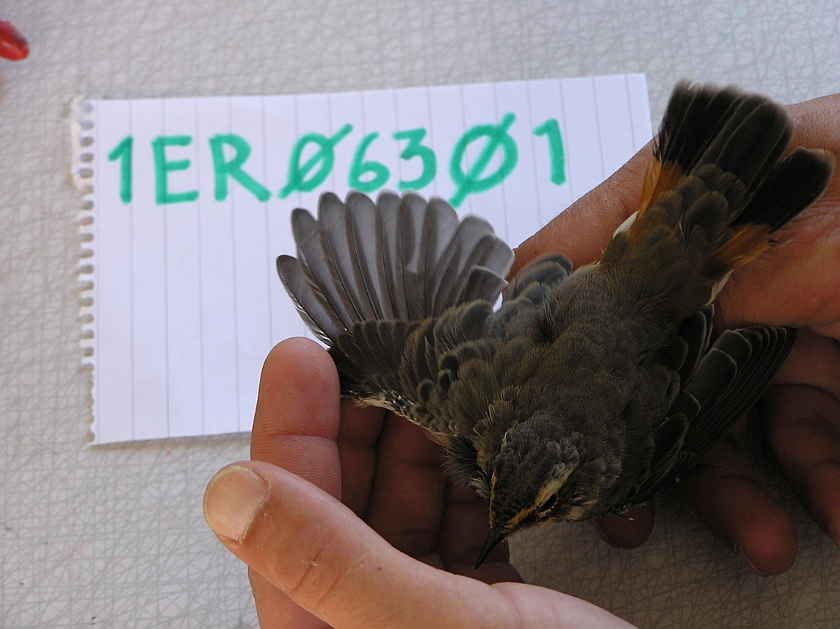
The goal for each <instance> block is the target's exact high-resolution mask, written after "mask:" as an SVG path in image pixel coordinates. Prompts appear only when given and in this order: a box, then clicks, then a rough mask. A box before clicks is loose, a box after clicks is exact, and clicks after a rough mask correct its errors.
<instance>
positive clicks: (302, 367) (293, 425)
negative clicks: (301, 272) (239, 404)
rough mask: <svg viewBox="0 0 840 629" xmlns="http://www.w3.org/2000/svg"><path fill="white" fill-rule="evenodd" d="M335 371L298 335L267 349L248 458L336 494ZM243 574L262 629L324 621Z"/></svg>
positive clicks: (311, 626)
mask: <svg viewBox="0 0 840 629" xmlns="http://www.w3.org/2000/svg"><path fill="white" fill-rule="evenodd" d="M338 400H339V389H338V374H337V373H336V370H335V365H334V364H333V361H332V359H331V358H330V357H329V355H328V354H327V353H326V352H325V351H324V350H323V349H322V348H321V347H320V346H319V345H318V344H317V343H314V342H312V341H309V340H307V339H303V338H294V339H289V340H287V341H283V342H282V343H280V344H278V345H277V346H276V347H274V349H272V350H271V352H270V353H269V355H268V357H267V358H266V359H265V363H264V364H263V370H262V374H261V376H260V387H259V395H258V398H257V408H256V412H255V413H254V427H253V430H252V432H251V458H252V459H254V460H259V461H266V462H268V463H272V464H274V465H279V466H281V467H283V468H285V469H287V470H290V471H291V472H293V473H295V474H297V475H299V476H301V477H302V478H305V479H307V480H308V481H310V482H312V483H314V484H316V485H318V486H319V487H321V488H322V489H323V490H324V491H327V492H329V493H330V494H331V495H333V496H336V497H340V496H341V490H342V487H341V468H340V465H339V453H338V449H337V447H336V438H337V435H338V431H339V425H338V422H339V402H338ZM248 577H249V579H250V581H251V589H252V590H253V593H254V600H255V601H256V603H257V605H256V606H257V614H258V616H259V619H260V625H261V626H262V627H263V628H264V629H269V628H273V627H300V628H301V629H315V628H316V627H322V626H323V623H322V622H321V621H320V620H318V619H317V618H315V617H313V616H311V615H310V614H309V613H308V612H307V611H306V610H303V609H301V608H300V607H299V606H298V605H297V604H295V603H294V602H293V601H292V600H291V599H289V598H288V597H287V596H286V595H285V594H284V593H282V592H281V591H279V590H277V588H275V587H274V586H273V585H272V584H271V583H269V582H268V581H266V580H265V579H264V578H263V576H262V575H260V574H259V573H257V572H254V571H253V570H249V572H248Z"/></svg>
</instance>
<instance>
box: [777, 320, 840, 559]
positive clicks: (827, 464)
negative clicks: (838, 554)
mask: <svg viewBox="0 0 840 629" xmlns="http://www.w3.org/2000/svg"><path fill="white" fill-rule="evenodd" d="M777 381H780V382H782V383H783V384H782V385H778V386H774V387H772V388H771V389H770V390H769V392H768V394H767V396H765V399H764V401H763V403H762V411H763V413H762V417H763V419H764V426H765V433H766V437H767V441H768V442H769V444H770V447H771V449H772V451H773V454H774V455H775V457H776V460H777V461H778V462H779V465H780V466H781V468H782V471H783V473H784V475H785V477H786V478H787V480H788V482H789V483H790V484H791V486H792V487H793V489H794V491H795V492H796V494H797V496H798V497H799V499H800V500H801V501H802V504H803V505H804V506H805V508H806V510H807V511H808V512H809V514H810V515H811V517H812V518H813V519H814V521H815V522H817V524H819V525H820V526H821V527H822V529H823V530H824V531H825V532H826V533H827V534H828V535H829V536H830V537H831V538H832V539H833V540H834V543H835V544H837V545H838V546H840V492H838V491H837V487H838V486H840V344H838V342H837V341H835V340H833V339H829V338H826V337H824V336H821V335H819V334H815V333H813V332H811V331H809V330H802V331H800V333H799V336H798V338H797V341H796V345H795V346H794V349H793V351H792V352H791V355H790V357H789V359H788V360H787V362H786V363H785V364H784V366H783V367H782V369H781V370H780V371H779V374H778V376H777Z"/></svg>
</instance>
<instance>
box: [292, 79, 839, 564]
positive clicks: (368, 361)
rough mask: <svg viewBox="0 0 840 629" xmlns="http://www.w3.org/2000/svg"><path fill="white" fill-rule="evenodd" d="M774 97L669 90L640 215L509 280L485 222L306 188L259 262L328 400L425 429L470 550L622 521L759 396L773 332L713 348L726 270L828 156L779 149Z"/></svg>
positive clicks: (781, 135) (779, 335) (684, 87)
mask: <svg viewBox="0 0 840 629" xmlns="http://www.w3.org/2000/svg"><path fill="white" fill-rule="evenodd" d="M791 135H792V125H791V122H790V119H789V117H788V115H787V114H786V112H785V110H784V109H783V108H782V107H780V106H778V105H776V104H774V103H772V102H771V101H769V100H768V99H766V98H764V97H762V96H757V95H754V94H746V93H743V92H741V91H739V90H737V89H735V88H723V89H719V88H714V87H709V86H696V85H689V84H688V83H681V84H679V85H677V87H676V88H675V90H674V93H673V95H672V97H671V100H670V102H669V105H668V108H667V110H666V113H665V116H664V119H663V123H662V128H661V130H660V133H659V137H658V141H657V143H656V147H655V149H654V152H653V155H652V159H651V162H650V166H649V168H648V171H647V173H646V175H645V182H644V191H643V193H642V196H641V199H640V204H639V211H638V212H637V214H636V215H635V216H634V217H633V218H632V219H631V220H628V221H627V222H626V223H625V224H624V225H622V226H621V227H620V228H619V229H618V230H617V232H616V234H615V236H614V237H613V240H612V241H611V243H610V245H609V246H608V247H607V249H606V251H605V252H604V255H603V257H602V259H601V260H600V261H599V262H598V263H596V264H592V265H587V266H584V267H582V268H580V269H577V270H576V271H574V272H573V271H572V265H571V264H570V263H569V261H568V260H566V259H565V258H564V257H563V256H562V255H559V254H557V255H551V256H547V257H544V258H541V259H539V260H537V261H535V262H533V263H531V264H530V265H528V266H527V267H525V268H524V269H523V270H522V271H520V272H519V273H518V274H517V275H516V277H515V278H513V280H512V282H511V284H510V286H508V287H507V290H506V291H505V294H504V300H503V302H502V305H501V307H500V308H499V309H498V310H496V311H494V310H493V304H494V303H495V301H496V298H497V297H498V295H499V294H500V292H501V291H502V290H503V289H504V287H505V282H504V280H503V278H504V276H505V274H506V273H507V270H508V269H509V268H510V264H511V262H512V259H513V255H512V253H511V251H510V249H509V248H508V247H507V246H506V245H505V244H504V243H502V242H501V241H500V240H499V239H497V238H496V237H495V235H494V234H493V231H492V228H490V226H489V225H488V224H487V223H486V222H485V221H483V220H481V219H478V218H475V217H467V218H465V219H464V220H463V221H459V220H458V217H457V215H456V214H455V212H454V210H452V208H451V207H449V205H448V204H447V203H446V202H444V201H442V200H441V199H432V200H431V201H429V202H428V203H426V201H424V200H423V199H422V198H420V197H419V196H417V195H415V194H406V195H405V196H403V197H402V198H399V197H397V196H396V195H394V194H391V193H383V194H381V195H380V196H379V198H378V199H377V202H376V203H375V204H374V203H373V202H372V201H370V200H369V199H368V198H367V197H365V196H364V195H362V194H360V193H350V194H349V195H348V197H347V200H346V202H345V203H342V202H341V201H340V200H339V199H338V198H336V197H335V196H334V195H330V194H326V195H323V196H322V197H321V201H320V204H319V218H318V220H317V221H316V220H315V219H313V218H312V217H311V216H310V215H309V214H308V213H307V212H305V211H304V210H296V211H295V213H294V214H293V217H292V225H293V229H294V234H295V240H296V242H297V245H298V257H297V258H293V257H289V256H280V257H279V258H278V260H277V268H278V272H279V274H280V277H281V279H282V280H283V283H284V285H285V286H286V288H287V290H288V292H289V294H290V295H291V296H292V298H293V299H294V301H295V303H296V304H297V305H298V308H299V310H300V311H301V315H302V316H303V317H304V319H305V320H306V321H307V323H308V324H309V326H310V327H311V328H312V329H313V331H314V332H315V333H316V335H318V336H319V337H320V338H321V339H322V340H324V341H325V342H326V343H327V344H328V345H329V346H330V353H331V355H332V356H333V359H334V360H335V363H336V366H337V367H338V370H339V374H340V378H341V386H342V392H343V393H344V394H346V395H352V396H354V397H356V398H358V399H360V400H363V401H365V402H368V403H371V404H376V405H379V406H385V407H387V408H389V409H391V410H393V411H395V412H397V413H399V414H401V415H404V416H405V417H408V418H409V419H411V420H412V421H414V422H416V423H418V424H421V425H422V426H425V427H426V428H427V429H429V430H430V431H431V432H432V433H433V434H434V435H435V437H436V438H437V439H438V440H439V441H440V443H441V444H443V446H444V448H445V450H446V467H447V470H448V472H449V474H450V475H451V476H452V477H453V478H454V479H455V480H457V481H459V482H461V483H465V484H469V485H471V486H472V487H473V488H475V490H476V491H477V492H478V493H479V494H481V495H483V496H485V497H487V498H488V499H489V500H490V518H489V523H490V533H489V535H488V538H487V542H486V544H485V547H484V549H483V550H482V552H481V553H480V556H479V563H480V562H481V561H483V559H484V558H485V557H486V555H487V554H488V553H489V552H490V550H492V548H493V547H494V546H495V545H496V544H498V543H499V542H500V541H501V540H503V539H504V538H506V537H507V536H509V535H511V534H512V533H515V532H516V531H519V530H522V529H525V528H528V527H530V526H533V525H535V524H539V523H541V522H546V521H549V520H582V519H586V518H590V517H597V516H603V515H607V514H620V513H622V512H623V511H625V510H626V509H628V508H629V507H632V506H633V505H635V504H638V503H641V502H644V501H645V500H647V499H649V498H650V497H651V496H653V495H654V494H655V493H656V491H657V490H658V489H659V488H661V487H662V486H664V485H666V484H668V483H670V482H673V481H674V480H675V479H677V478H679V477H680V476H682V475H684V474H686V473H687V472H689V471H690V470H691V468H692V466H693V465H694V464H695V461H696V459H697V457H698V456H700V455H702V454H704V453H705V452H707V451H708V450H709V449H710V448H711V447H712V446H713V445H714V444H715V443H716V442H717V441H718V440H719V439H720V438H721V437H722V436H723V435H724V434H725V433H726V432H727V431H728V430H729V428H730V427H731V425H732V424H733V423H734V422H735V421H736V420H737V419H738V418H739V417H740V416H741V415H742V414H743V412H744V411H745V410H746V409H747V408H748V407H749V406H751V405H752V404H753V403H754V402H755V401H756V400H757V399H758V397H759V396H760V395H761V394H762V393H763V391H764V389H765V388H766V387H767V385H768V383H769V382H770V379H771V378H772V376H773V375H774V374H775V372H776V370H777V369H778V367H779V366H780V365H781V363H782V361H783V360H784V359H785V357H786V356H787V353H788V351H789V350H790V348H791V346H792V344H793V341H794V338H795V336H796V334H795V330H794V329H792V328H780V327H769V326H762V325H755V326H751V327H748V328H743V329H739V330H729V331H726V332H724V333H723V334H722V335H721V336H720V337H719V338H718V339H717V340H715V341H714V343H712V342H711V317H712V305H711V304H712V302H713V300H714V298H715V297H716V295H717V293H718V291H719V290H720V288H721V287H722V286H723V284H724V283H725V282H726V280H727V279H728V277H729V275H730V274H731V272H732V271H733V270H734V269H736V268H738V267H740V266H742V265H744V264H747V263H749V262H750V261H751V260H753V259H754V258H755V257H757V256H758V255H760V254H761V253H762V252H763V251H765V250H766V249H767V248H768V247H769V246H771V244H772V241H771V238H772V233H773V232H774V231H775V230H776V229H778V228H779V227H781V226H782V225H784V224H786V223H787V222H788V221H789V220H790V219H791V218H793V217H794V216H796V215H797V214H798V213H799V212H801V211H802V210H803V209H805V208H806V207H807V206H808V205H809V204H810V203H812V202H813V201H814V200H815V199H816V198H817V197H818V196H819V195H820V193H821V192H822V190H823V189H824V188H825V186H826V184H827V182H828V179H829V177H830V175H831V172H832V169H833V160H832V159H831V157H830V155H828V154H827V153H824V152H820V151H813V150H805V149H802V148H797V149H794V150H792V151H791V150H790V149H789V147H788V144H789V142H790V137H791Z"/></svg>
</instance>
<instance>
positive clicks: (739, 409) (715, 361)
mask: <svg viewBox="0 0 840 629" xmlns="http://www.w3.org/2000/svg"><path fill="white" fill-rule="evenodd" d="M795 340H796V329H795V328H787V327H771V326H763V325H755V326H751V327H748V328H741V329H737V330H726V331H725V332H724V333H723V334H721V335H720V337H718V339H717V340H716V341H715V343H714V344H713V345H712V347H711V348H710V349H709V351H708V352H706V353H705V354H704V355H703V356H702V358H700V360H699V362H698V363H697V365H696V369H695V370H694V371H693V373H692V374H691V375H690V376H689V377H688V379H687V382H686V383H685V385H684V386H683V387H682V388H681V390H680V392H679V393H678V394H677V396H676V398H675V399H674V402H673V403H672V404H671V407H670V409H669V410H668V413H667V417H666V419H665V421H663V422H662V424H661V425H660V426H659V427H658V428H657V429H656V430H655V432H654V440H655V442H656V452H655V454H654V456H653V460H652V464H651V468H650V474H649V475H648V477H647V478H646V479H645V481H644V482H643V483H642V484H640V485H639V486H638V487H637V488H636V489H635V491H634V492H633V493H632V494H631V495H630V496H629V497H628V499H627V504H628V506H632V505H633V504H639V503H641V502H644V501H645V500H648V499H649V498H651V497H652V496H653V495H654V494H655V493H656V492H657V491H658V490H659V489H660V488H661V487H663V486H665V485H668V484H670V483H673V482H674V481H676V480H678V479H679V478H681V477H685V476H686V475H687V474H690V473H692V469H693V468H694V467H695V465H696V463H697V459H698V457H700V456H702V455H704V454H706V453H707V452H708V451H709V450H710V449H711V448H712V447H713V446H714V445H715V444H716V443H717V442H718V441H720V439H721V438H722V437H723V436H724V435H725V434H726V433H727V431H729V429H730V428H732V426H733V424H735V422H737V421H738V420H739V419H740V418H741V417H742V416H743V415H744V413H745V412H746V411H747V409H749V408H750V407H751V406H752V405H753V404H755V403H756V401H758V398H759V397H761V395H762V394H763V393H764V391H765V390H766V389H767V386H768V385H769V384H770V380H771V379H772V378H773V376H774V375H775V373H776V371H777V370H778V369H779V367H780V366H781V364H782V362H784V360H785V358H786V357H787V355H788V353H789V352H790V349H791V347H793V343H794V341H795Z"/></svg>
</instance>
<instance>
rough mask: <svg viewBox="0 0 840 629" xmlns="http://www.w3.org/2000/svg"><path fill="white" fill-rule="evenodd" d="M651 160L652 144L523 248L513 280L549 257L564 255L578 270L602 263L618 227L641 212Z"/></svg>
mask: <svg viewBox="0 0 840 629" xmlns="http://www.w3.org/2000/svg"><path fill="white" fill-rule="evenodd" d="M650 160H651V144H648V145H646V146H645V147H644V148H643V149H642V150H641V151H639V152H638V153H636V155H634V156H633V157H632V158H631V159H630V161H629V162H627V163H626V164H624V166H622V167H621V168H619V169H618V170H617V171H616V172H615V173H614V174H613V175H612V176H610V177H609V178H608V179H607V180H606V181H605V182H604V183H602V184H601V185H599V186H597V187H596V188H594V189H593V190H591V191H590V192H588V193H587V194H585V195H584V196H583V197H581V198H580V199H578V200H577V201H575V202H574V203H573V204H572V205H571V206H569V208H568V209H567V210H565V211H563V212H561V213H560V214H559V215H557V216H556V217H555V218H554V219H552V221H551V222H550V223H548V225H546V226H545V227H543V228H542V229H541V230H540V231H538V232H537V233H536V234H534V235H533V236H531V237H530V238H528V239H527V240H526V241H525V242H523V243H522V244H521V245H519V246H518V247H517V248H516V250H515V252H516V260H515V261H514V263H513V268H512V269H511V271H510V276H511V277H512V276H513V275H515V274H516V273H517V272H518V271H519V269H521V268H522V267H523V266H525V265H526V264H527V263H528V262H530V261H531V260H533V259H534V258H537V257H539V256H541V255H544V254H546V253H557V252H559V253H562V254H563V255H564V256H566V257H567V258H569V260H571V261H572V264H574V265H575V267H579V266H582V265H584V264H588V263H590V262H594V261H595V260H599V259H600V258H601V254H602V253H603V252H604V249H605V248H606V246H607V244H608V243H609V241H610V239H611V238H612V235H613V232H615V229H616V227H618V226H619V225H621V223H623V222H624V220H625V219H626V218H627V217H628V216H630V215H631V214H632V213H633V212H635V211H636V210H638V209H639V198H640V197H641V194H642V182H643V180H644V172H645V168H646V167H647V165H648V163H649V162H650Z"/></svg>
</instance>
